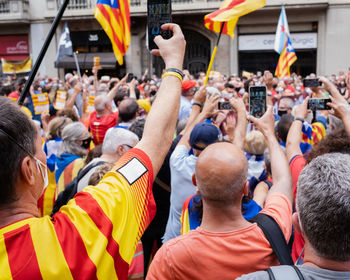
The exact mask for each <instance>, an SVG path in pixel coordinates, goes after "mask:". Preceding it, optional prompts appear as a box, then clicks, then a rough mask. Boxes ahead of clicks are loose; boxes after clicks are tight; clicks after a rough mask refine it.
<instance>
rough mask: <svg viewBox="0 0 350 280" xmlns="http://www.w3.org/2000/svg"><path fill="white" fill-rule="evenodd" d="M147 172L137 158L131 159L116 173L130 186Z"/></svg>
mask: <svg viewBox="0 0 350 280" xmlns="http://www.w3.org/2000/svg"><path fill="white" fill-rule="evenodd" d="M147 171H148V169H147V168H146V166H144V165H143V164H142V162H141V161H139V160H138V159H137V158H133V159H132V160H130V161H129V162H128V163H127V164H125V165H124V166H123V167H121V168H119V169H118V170H117V172H119V173H120V174H122V175H123V177H124V178H125V179H126V180H127V181H128V183H129V184H130V185H132V184H133V183H135V182H136V181H137V180H138V179H139V178H140V177H142V175H143V174H145V173H146V172H147Z"/></svg>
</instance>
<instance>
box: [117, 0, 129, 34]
mask: <svg viewBox="0 0 350 280" xmlns="http://www.w3.org/2000/svg"><path fill="white" fill-rule="evenodd" d="M118 5H119V3H118ZM119 7H120V6H119ZM124 7H125V8H124V9H125V13H124V15H125V19H126V23H127V27H128V30H130V9H129V2H128V0H124Z"/></svg>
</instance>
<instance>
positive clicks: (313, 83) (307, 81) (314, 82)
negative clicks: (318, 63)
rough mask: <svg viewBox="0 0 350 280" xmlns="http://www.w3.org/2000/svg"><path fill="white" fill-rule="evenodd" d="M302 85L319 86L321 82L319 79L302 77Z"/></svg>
mask: <svg viewBox="0 0 350 280" xmlns="http://www.w3.org/2000/svg"><path fill="white" fill-rule="evenodd" d="M303 85H304V87H319V86H322V82H320V81H319V79H304V81H303Z"/></svg>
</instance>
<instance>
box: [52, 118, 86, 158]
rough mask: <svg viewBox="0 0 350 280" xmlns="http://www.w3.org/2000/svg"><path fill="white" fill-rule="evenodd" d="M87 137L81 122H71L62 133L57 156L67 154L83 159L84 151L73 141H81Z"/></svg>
mask: <svg viewBox="0 0 350 280" xmlns="http://www.w3.org/2000/svg"><path fill="white" fill-rule="evenodd" d="M88 137H89V133H88V131H87V129H86V128H85V126H84V125H83V124H82V123H81V122H73V123H70V124H68V125H67V126H65V127H64V129H63V131H62V143H61V145H60V148H59V151H58V156H60V155H62V154H64V153H69V154H73V155H77V156H80V157H83V156H85V155H86V153H87V152H86V150H85V149H84V148H83V147H81V146H80V145H79V144H78V143H76V142H75V141H78V140H83V139H86V138H88Z"/></svg>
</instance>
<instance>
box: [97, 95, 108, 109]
mask: <svg viewBox="0 0 350 280" xmlns="http://www.w3.org/2000/svg"><path fill="white" fill-rule="evenodd" d="M98 98H100V99H101V101H100V102H99V103H96V102H95V104H94V105H95V110H96V111H97V112H101V111H103V110H104V109H105V108H106V105H107V104H108V103H109V102H110V100H109V98H108V97H107V95H100V96H99V97H98Z"/></svg>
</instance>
